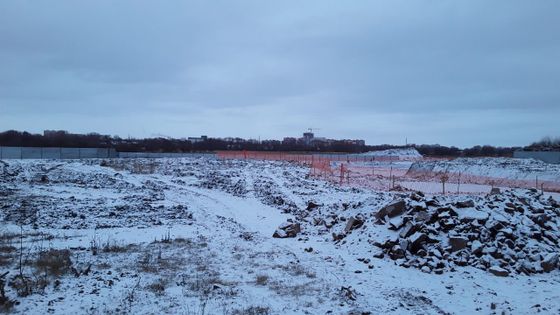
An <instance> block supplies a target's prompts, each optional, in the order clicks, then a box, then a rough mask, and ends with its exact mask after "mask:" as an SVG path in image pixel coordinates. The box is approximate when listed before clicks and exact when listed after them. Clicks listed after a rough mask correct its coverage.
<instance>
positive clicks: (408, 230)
mask: <svg viewBox="0 0 560 315" xmlns="http://www.w3.org/2000/svg"><path fill="white" fill-rule="evenodd" d="M419 228H420V225H418V224H413V223H412V222H408V223H407V224H406V225H405V226H404V228H402V229H401V232H400V233H399V236H400V237H402V238H407V237H409V236H410V235H412V234H414V232H416V231H418V229H419Z"/></svg>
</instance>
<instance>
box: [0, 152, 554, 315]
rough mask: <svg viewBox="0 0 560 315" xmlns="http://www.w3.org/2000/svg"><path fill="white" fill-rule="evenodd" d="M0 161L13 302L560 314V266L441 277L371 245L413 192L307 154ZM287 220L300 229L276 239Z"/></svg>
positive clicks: (138, 308) (2, 246)
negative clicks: (289, 157)
mask: <svg viewBox="0 0 560 315" xmlns="http://www.w3.org/2000/svg"><path fill="white" fill-rule="evenodd" d="M0 174H1V175H2V176H1V178H0V209H1V210H0V222H2V225H1V228H0V276H1V275H3V274H4V273H5V272H8V274H7V275H6V276H5V277H4V279H5V282H6V283H5V291H6V297H5V304H4V305H5V306H4V307H5V308H7V307H8V306H7V305H9V304H13V305H12V306H11V308H9V311H10V312H14V313H21V314H36V313H45V312H48V313H52V314H68V313H76V314H81V313H88V314H103V313H117V314H125V313H134V314H160V313H171V314H385V313H387V314H473V313H480V314H491V313H496V314H502V313H505V314H532V313H536V312H540V313H543V314H558V313H560V302H559V301H560V290H559V288H560V277H559V276H560V272H559V271H558V268H556V269H555V270H553V271H551V272H550V273H535V274H531V275H522V274H517V273H512V274H511V275H510V276H508V277H496V276H494V275H492V274H490V273H489V272H487V271H485V270H482V269H480V268H475V267H473V266H466V267H457V268H453V269H454V270H455V271H451V270H446V271H445V272H444V273H443V274H441V275H438V274H435V273H432V272H430V273H427V272H423V271H421V270H420V269H417V268H404V267H401V266H399V265H398V264H397V262H396V261H393V260H392V259H390V258H388V257H386V256H385V257H384V258H380V259H379V258H374V257H373V256H374V255H375V254H376V253H377V248H376V247H375V246H374V245H373V243H374V242H376V241H382V240H383V239H384V238H386V237H387V236H388V235H390V234H391V233H392V232H390V231H388V230H387V224H385V225H382V224H374V223H373V219H374V218H373V215H374V214H375V213H377V211H378V210H379V209H381V208H382V207H384V206H385V205H386V204H388V203H390V202H391V201H392V200H394V199H398V198H402V197H403V195H399V194H393V193H381V192H375V191H368V190H362V189H356V188H351V187H338V186H336V185H333V184H330V183H327V182H324V181H321V180H317V179H313V178H309V176H308V174H309V170H308V169H306V168H304V167H300V166H297V165H294V164H289V163H285V162H270V161H235V160H229V161H219V160H213V159H205V158H193V159H189V158H185V159H158V160H142V159H130V160H111V161H101V160H84V161H6V162H0ZM520 194H525V192H520ZM547 197H548V196H543V197H540V198H541V199H539V200H537V201H535V204H534V205H535V207H537V208H538V207H539V205H541V204H543V205H544V204H545V201H546V200H547ZM446 198H448V199H446V202H454V199H453V198H461V200H464V199H465V198H466V197H465V196H460V197H453V196H451V197H446ZM477 198H478V199H475V200H476V202H477V203H479V202H482V201H481V200H482V199H480V197H477ZM442 202H443V201H442ZM546 202H548V201H546ZM546 207H547V208H546V211H554V206H546ZM549 208H550V209H552V210H549ZM485 211H491V209H490V208H488V209H485ZM551 213H553V212H551ZM358 216H364V217H366V218H367V219H364V222H363V225H362V226H360V227H359V229H357V230H353V231H348V233H346V232H344V230H345V227H346V225H347V222H348V221H349V219H350V218H353V217H358ZM553 219H555V220H556V221H555V222H556V223H557V222H558V221H557V218H553ZM288 220H290V222H293V223H294V224H295V223H298V224H300V226H301V232H300V233H298V235H297V236H296V237H294V238H281V239H280V238H273V237H272V235H273V233H274V232H275V230H277V228H278V227H279V226H280V225H282V224H283V223H285V222H286V221H288ZM552 222H554V221H552ZM556 223H555V224H556ZM284 225H286V224H284ZM333 234H334V235H333ZM341 234H344V238H342V239H341V238H338V237H337V235H341ZM547 246H548V247H547V249H550V248H555V247H554V245H550V244H549V245H547ZM556 248H557V247H556ZM543 254H544V253H543ZM20 261H21V263H20ZM0 308H1V307H0Z"/></svg>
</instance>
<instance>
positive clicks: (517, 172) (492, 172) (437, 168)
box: [412, 158, 560, 182]
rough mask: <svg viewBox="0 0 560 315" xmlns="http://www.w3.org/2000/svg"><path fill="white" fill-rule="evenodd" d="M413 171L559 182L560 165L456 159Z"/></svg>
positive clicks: (417, 165)
mask: <svg viewBox="0 0 560 315" xmlns="http://www.w3.org/2000/svg"><path fill="white" fill-rule="evenodd" d="M412 169H413V170H421V171H430V172H436V173H437V172H450V173H463V174H471V175H477V176H486V177H495V178H507V179H511V180H530V181H535V179H538V180H543V181H555V182H560V165H558V164H549V163H545V162H542V161H538V160H534V159H514V158H458V159H454V160H442V161H421V162H416V163H415V164H414V165H413V166H412Z"/></svg>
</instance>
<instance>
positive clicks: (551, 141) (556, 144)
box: [526, 136, 560, 151]
mask: <svg viewBox="0 0 560 315" xmlns="http://www.w3.org/2000/svg"><path fill="white" fill-rule="evenodd" d="M526 150H534V151H560V137H556V138H552V137H550V136H547V137H544V138H542V139H541V140H540V141H537V142H533V143H532V144H531V145H530V146H528V147H527V148H526Z"/></svg>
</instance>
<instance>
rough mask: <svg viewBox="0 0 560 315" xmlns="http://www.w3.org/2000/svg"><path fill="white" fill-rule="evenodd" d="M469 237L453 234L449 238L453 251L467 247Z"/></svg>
mask: <svg viewBox="0 0 560 315" xmlns="http://www.w3.org/2000/svg"><path fill="white" fill-rule="evenodd" d="M468 242H469V239H468V238H466V237H461V236H452V237H450V238H449V245H450V246H451V252H456V251H459V250H461V249H463V248H465V247H467V243H468Z"/></svg>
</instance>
